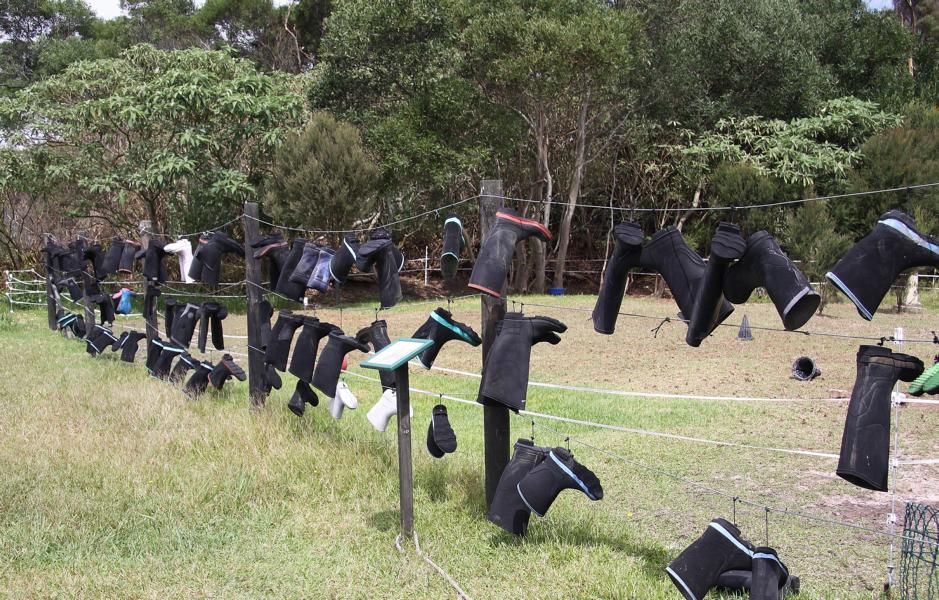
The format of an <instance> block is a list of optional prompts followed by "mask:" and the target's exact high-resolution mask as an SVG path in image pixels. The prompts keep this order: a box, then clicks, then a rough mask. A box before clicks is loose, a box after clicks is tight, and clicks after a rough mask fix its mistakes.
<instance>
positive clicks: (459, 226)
mask: <svg viewBox="0 0 939 600" xmlns="http://www.w3.org/2000/svg"><path fill="white" fill-rule="evenodd" d="M465 247H466V238H464V237H463V222H462V221H460V217H458V216H456V215H450V216H449V217H447V220H446V221H444V222H443V250H442V253H441V254H440V274H441V275H443V278H444V279H446V280H447V281H450V280H452V279H453V278H454V277H456V274H457V271H459V270H460V254H461V253H462V252H463V248H465Z"/></svg>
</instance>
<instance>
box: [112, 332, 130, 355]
mask: <svg viewBox="0 0 939 600" xmlns="http://www.w3.org/2000/svg"><path fill="white" fill-rule="evenodd" d="M129 335H130V332H129V331H125V332H124V333H122V334H121V335H119V336H117V339H116V340H114V343H113V344H111V352H117V351H118V350H120V349H121V347H122V346H123V345H124V342H126V341H127V337H128V336H129Z"/></svg>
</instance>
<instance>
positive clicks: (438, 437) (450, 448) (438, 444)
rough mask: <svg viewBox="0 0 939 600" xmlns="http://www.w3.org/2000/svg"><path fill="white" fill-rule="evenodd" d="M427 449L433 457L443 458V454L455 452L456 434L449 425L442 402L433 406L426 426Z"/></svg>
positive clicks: (445, 408)
mask: <svg viewBox="0 0 939 600" xmlns="http://www.w3.org/2000/svg"><path fill="white" fill-rule="evenodd" d="M427 451H428V452H430V455H431V456H433V457H434V458H443V455H444V454H450V453H452V452H456V434H455V433H453V428H452V427H450V419H449V418H448V417H447V407H446V406H444V405H443V404H438V405H437V406H435V407H434V410H433V414H432V416H431V418H430V424H429V425H428V426H427Z"/></svg>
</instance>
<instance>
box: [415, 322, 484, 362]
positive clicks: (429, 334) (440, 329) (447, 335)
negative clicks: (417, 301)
mask: <svg viewBox="0 0 939 600" xmlns="http://www.w3.org/2000/svg"><path fill="white" fill-rule="evenodd" d="M412 337H415V338H417V339H419V340H431V341H433V342H434V345H433V346H430V347H429V348H427V349H426V350H424V351H423V352H421V354H420V355H419V356H418V357H417V360H418V362H420V363H421V366H422V367H424V368H425V369H429V368H431V367H432V366H433V365H434V360H435V359H436V358H437V354H439V353H440V349H441V348H443V345H444V344H446V343H447V342H449V341H452V340H459V341H461V342H466V343H467V344H469V345H470V346H474V347H475V346H478V345H480V344H482V343H483V341H482V339H480V337H479V336H478V335H476V332H475V331H473V328H472V327H470V326H469V325H466V324H464V323H460V322H459V321H457V320H455V319H454V318H453V315H452V314H450V311H448V310H445V309H443V308H437V309H435V310H434V312H432V313H430V316H429V317H427V320H426V321H424V324H423V325H421V326H420V327H419V328H418V330H417V331H415V332H414V335H413V336H412Z"/></svg>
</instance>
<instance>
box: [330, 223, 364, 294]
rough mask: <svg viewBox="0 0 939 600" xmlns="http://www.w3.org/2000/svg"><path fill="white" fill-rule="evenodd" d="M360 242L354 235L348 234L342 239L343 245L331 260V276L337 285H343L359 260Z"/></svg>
mask: <svg viewBox="0 0 939 600" xmlns="http://www.w3.org/2000/svg"><path fill="white" fill-rule="evenodd" d="M358 253H359V240H358V238H357V237H355V234H354V233H347V234H346V235H345V236H344V237H343V238H342V244H340V246H339V249H338V250H336V253H335V254H333V256H332V258H331V259H330V260H329V276H330V277H332V279H333V281H335V282H336V285H342V284H344V283H345V282H346V278H347V277H348V276H349V271H351V270H352V266H353V265H355V263H356V261H357V260H358Z"/></svg>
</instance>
